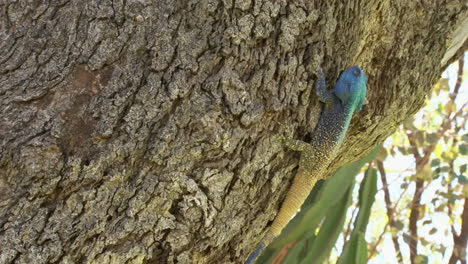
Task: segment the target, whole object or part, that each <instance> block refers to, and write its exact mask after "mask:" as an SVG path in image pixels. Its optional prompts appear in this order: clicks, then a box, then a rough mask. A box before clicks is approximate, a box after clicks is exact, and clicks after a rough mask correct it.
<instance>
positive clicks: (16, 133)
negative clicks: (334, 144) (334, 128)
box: [0, 0, 468, 264]
mask: <svg viewBox="0 0 468 264" xmlns="http://www.w3.org/2000/svg"><path fill="white" fill-rule="evenodd" d="M293 2H294V3H290V2H289V1H273V0H272V1H267V0H260V1H249V0H243V1H242V0H238V1H229V0H225V1H214V0H202V1H186V0H180V1H167V0H166V1H162V0H159V1H149V0H139V1H137V0H134V1H119V0H115V1H102V0H94V1H91V0H90V1H58V0H57V1H45V0H44V1H39V0H36V1H32V0H31V1H9V0H3V1H0V10H1V14H0V36H1V38H0V39H1V42H0V263H135V264H136V263H241V262H242V261H244V260H245V259H246V256H247V255H248V254H249V253H250V252H251V251H252V249H253V247H254V245H255V243H256V242H257V241H258V240H259V239H260V237H261V233H263V232H264V231H265V230H266V228H267V226H268V223H269V221H270V220H272V219H273V218H274V216H275V214H276V213H277V211H278V209H279V206H280V204H281V201H282V199H283V198H284V195H285V193H286V191H287V189H288V187H289V184H290V181H291V179H292V176H293V175H294V171H295V166H296V165H297V160H298V153H295V152H293V151H289V150H287V149H285V147H284V146H283V145H282V143H281V140H280V137H279V135H281V134H284V131H285V130H286V128H289V129H290V130H292V131H295V134H294V137H295V138H298V139H306V140H307V138H308V135H310V133H312V132H313V130H314V127H315V124H316V123H317V120H318V118H319V116H320V112H321V107H322V105H321V104H320V103H319V102H318V100H317V97H316V96H315V94H314V91H313V84H314V81H315V79H316V77H315V72H316V70H317V69H318V68H319V67H321V68H323V69H324V71H325V72H326V73H327V80H328V82H329V86H332V85H333V83H334V81H335V80H336V78H337V76H338V75H339V73H340V71H342V70H344V69H345V68H346V67H348V66H351V65H359V66H361V67H362V68H363V69H364V71H365V72H366V74H367V75H368V76H369V86H368V96H367V99H368V101H369V104H368V105H367V106H365V108H364V111H362V112H361V113H359V114H358V115H357V116H355V117H354V118H353V121H352V125H351V128H350V131H349V133H348V136H347V139H346V143H345V145H344V146H345V147H343V149H342V151H341V152H340V153H339V155H338V156H337V158H336V161H335V162H334V163H333V166H331V167H330V168H329V172H331V171H333V170H334V169H336V168H338V167H339V166H341V165H343V164H344V163H346V162H349V161H352V160H355V159H356V158H358V157H361V156H363V155H364V154H366V152H367V151H369V150H370V149H371V148H372V146H374V145H375V144H377V143H380V142H382V141H383V140H384V139H385V138H386V137H387V136H388V135H390V134H391V133H392V132H393V131H394V130H395V128H396V127H397V126H398V124H399V123H401V122H402V121H403V120H404V119H406V118H407V117H408V116H410V115H412V114H413V113H414V112H415V111H416V110H418V109H419V108H420V107H421V106H422V104H423V102H424V98H425V95H426V94H427V93H428V92H429V90H430V89H431V86H432V84H433V83H434V82H435V81H436V80H437V79H438V77H439V75H440V73H441V71H442V65H445V64H446V63H447V62H448V61H450V60H452V59H453V57H454V56H456V54H457V52H458V51H459V50H460V49H462V48H464V47H466V31H463V30H458V31H457V29H460V28H462V29H463V27H464V26H465V27H466V25H467V23H468V22H467V21H468V20H467V10H466V9H467V8H466V7H464V1H462V0H460V1H455V0H452V1H449V3H447V2H446V1H442V0H437V1H407V0H397V1H383V0H380V1H378V0H374V1H357V0H355V1H338V0H337V1H309V0H308V1H293ZM463 34H464V35H463ZM324 176H325V175H324Z"/></svg>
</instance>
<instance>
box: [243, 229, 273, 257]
mask: <svg viewBox="0 0 468 264" xmlns="http://www.w3.org/2000/svg"><path fill="white" fill-rule="evenodd" d="M273 239H275V236H274V235H273V233H271V231H268V233H267V234H266V235H265V236H264V237H263V238H262V240H261V241H260V243H258V245H257V247H256V248H255V250H254V252H252V254H250V256H249V258H248V259H247V260H246V261H245V264H253V263H254V262H255V260H256V259H257V258H258V257H259V256H260V254H261V253H262V252H263V250H264V249H265V247H266V246H267V245H268V244H270V242H271V241H273Z"/></svg>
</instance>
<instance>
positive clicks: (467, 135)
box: [461, 134, 468, 143]
mask: <svg viewBox="0 0 468 264" xmlns="http://www.w3.org/2000/svg"><path fill="white" fill-rule="evenodd" d="M461 139H462V140H463V141H465V142H466V143H468V134H465V135H463V136H462V137H461Z"/></svg>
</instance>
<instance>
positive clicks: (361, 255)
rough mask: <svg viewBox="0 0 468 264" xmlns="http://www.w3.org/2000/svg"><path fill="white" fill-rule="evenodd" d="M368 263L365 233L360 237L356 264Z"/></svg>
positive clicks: (360, 234)
mask: <svg viewBox="0 0 468 264" xmlns="http://www.w3.org/2000/svg"><path fill="white" fill-rule="evenodd" d="M366 263H367V242H366V239H365V237H364V234H363V233H359V235H358V243H357V250H356V264H366Z"/></svg>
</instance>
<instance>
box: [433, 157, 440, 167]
mask: <svg viewBox="0 0 468 264" xmlns="http://www.w3.org/2000/svg"><path fill="white" fill-rule="evenodd" d="M439 165H440V159H433V160H431V166H432V167H437V166H439Z"/></svg>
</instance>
